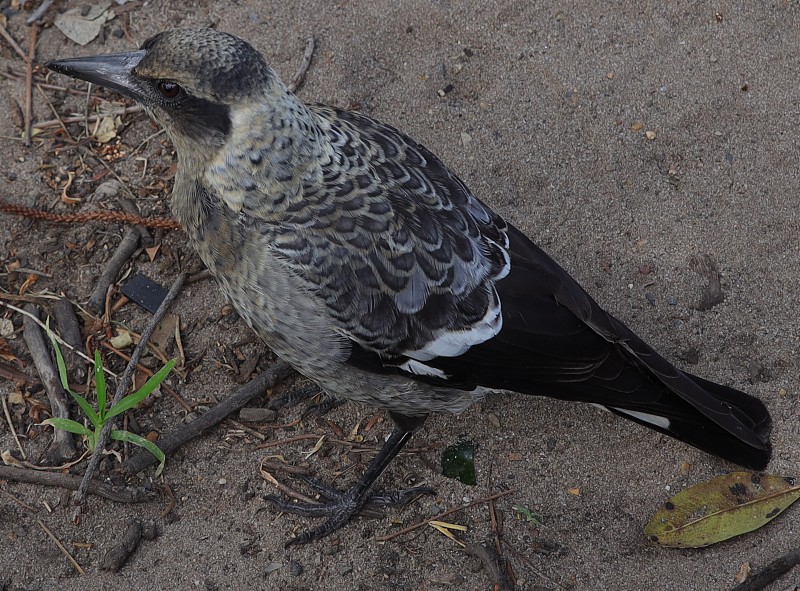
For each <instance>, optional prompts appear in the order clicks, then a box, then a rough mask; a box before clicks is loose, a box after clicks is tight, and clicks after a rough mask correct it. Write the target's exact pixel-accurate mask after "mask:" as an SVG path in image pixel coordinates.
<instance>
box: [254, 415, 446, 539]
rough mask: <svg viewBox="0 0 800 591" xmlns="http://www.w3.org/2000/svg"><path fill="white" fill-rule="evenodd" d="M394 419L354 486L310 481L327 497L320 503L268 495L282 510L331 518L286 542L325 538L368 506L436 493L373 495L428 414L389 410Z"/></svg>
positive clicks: (413, 491) (418, 490)
mask: <svg viewBox="0 0 800 591" xmlns="http://www.w3.org/2000/svg"><path fill="white" fill-rule="evenodd" d="M390 415H391V417H392V420H393V421H394V425H395V426H394V430H393V431H392V434H391V435H390V436H389V439H387V440H386V443H384V444H383V447H381V450H380V451H379V452H378V455H377V456H375V458H373V460H372V461H371V462H370V464H369V466H368V467H367V469H366V471H365V472H364V474H363V475H362V476H361V478H359V479H358V482H356V483H355V484H354V485H353V487H352V488H350V489H349V490H347V491H344V492H341V491H338V490H335V489H330V488H328V487H325V486H323V485H321V484H319V483H317V482H315V481H313V480H310V479H309V480H307V481H306V482H308V483H309V484H310V485H311V486H312V487H313V488H315V489H316V490H317V492H319V493H320V495H321V496H322V497H324V498H325V500H324V501H322V502H321V503H320V504H317V505H312V504H310V503H294V502H291V501H286V500H284V499H281V498H279V497H277V496H276V495H267V496H265V497H264V499H265V500H266V501H269V502H270V503H272V504H273V505H274V506H275V507H276V508H277V509H279V510H280V511H285V512H287V513H295V514H297V515H304V516H307V517H317V516H328V520H327V521H326V522H325V523H323V524H322V525H320V526H318V527H315V528H314V529H311V530H308V531H305V532H303V533H302V534H300V535H299V536H297V537H295V538H292V539H291V540H289V541H288V542H287V543H286V545H287V546H290V545H293V544H306V543H308V542H312V541H314V540H318V539H320V538H324V537H325V536H327V535H328V534H330V533H333V532H334V531H336V530H337V529H339V528H340V527H342V526H343V525H345V524H346V523H347V522H348V521H350V519H352V518H353V517H354V516H355V515H358V513H359V512H360V511H361V510H362V509H364V508H365V507H367V506H387V505H405V504H406V503H408V502H409V501H410V500H411V499H413V498H415V497H417V496H419V495H421V494H433V493H434V491H433V490H432V489H430V488H428V487H421V486H420V487H415V488H411V489H408V490H404V491H396V492H391V493H387V494H383V495H372V494H371V493H370V491H371V489H372V486H373V484H375V481H376V480H377V479H378V478H379V477H380V475H381V474H383V471H384V470H386V467H387V466H388V465H389V463H390V462H391V461H392V460H393V459H394V458H395V456H397V454H398V453H399V452H400V450H402V449H403V446H405V444H406V442H407V441H408V440H409V439H411V436H412V435H413V434H414V433H415V432H416V431H417V430H419V428H420V427H421V426H422V424H423V423H424V422H425V419H426V418H427V416H421V417H407V416H404V415H398V414H396V413H390Z"/></svg>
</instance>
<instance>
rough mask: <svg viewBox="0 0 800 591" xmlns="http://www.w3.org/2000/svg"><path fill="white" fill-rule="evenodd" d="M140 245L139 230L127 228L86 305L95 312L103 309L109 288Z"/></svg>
mask: <svg viewBox="0 0 800 591" xmlns="http://www.w3.org/2000/svg"><path fill="white" fill-rule="evenodd" d="M138 247H139V230H137V229H136V228H135V227H129V228H128V229H127V230H125V235H124V236H123V237H122V241H121V242H120V243H119V246H117V250H115V251H114V254H113V255H112V256H111V258H110V259H109V260H108V263H106V268H105V269H103V273H102V274H101V275H100V277H98V278H97V283H96V284H95V286H94V289H93V290H92V294H91V295H90V296H89V301H88V302H87V303H86V307H87V308H88V309H89V310H90V311H91V312H93V313H95V314H98V313H100V311H101V310H102V309H103V303H104V302H105V300H106V293H107V292H108V290H109V288H110V287H111V286H112V285H113V284H114V282H115V281H116V280H117V275H119V272H120V269H122V266H123V265H124V264H125V263H127V262H128V260H129V259H130V258H131V256H132V255H133V253H134V252H136V249H137V248H138Z"/></svg>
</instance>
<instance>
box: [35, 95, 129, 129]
mask: <svg viewBox="0 0 800 591" xmlns="http://www.w3.org/2000/svg"><path fill="white" fill-rule="evenodd" d="M81 95H83V93H81ZM141 110H142V107H141V106H140V105H133V106H132V107H125V108H124V109H117V110H115V111H109V112H107V113H99V114H97V115H89V116H88V117H87V116H86V115H73V116H72V117H63V118H62V119H60V120H59V119H48V120H47V121H40V122H38V123H34V124H33V125H31V127H32V128H33V129H45V128H47V127H60V126H61V123H62V122H63V123H83V122H84V121H85V122H87V123H94V122H96V121H97V120H98V119H100V118H102V117H116V116H117V115H129V114H131V113H138V112H139V111H141Z"/></svg>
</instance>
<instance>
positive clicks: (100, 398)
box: [94, 349, 106, 422]
mask: <svg viewBox="0 0 800 591" xmlns="http://www.w3.org/2000/svg"><path fill="white" fill-rule="evenodd" d="M94 385H95V389H96V390H97V412H98V414H99V415H100V420H101V421H102V422H105V418H106V376H105V375H104V374H103V360H102V359H101V358H100V351H99V350H97V349H95V350H94Z"/></svg>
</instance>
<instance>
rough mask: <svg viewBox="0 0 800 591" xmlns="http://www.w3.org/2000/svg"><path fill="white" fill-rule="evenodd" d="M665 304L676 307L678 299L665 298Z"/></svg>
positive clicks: (673, 297)
mask: <svg viewBox="0 0 800 591" xmlns="http://www.w3.org/2000/svg"><path fill="white" fill-rule="evenodd" d="M667 303H668V304H669V305H670V306H677V305H678V298H676V297H675V296H667Z"/></svg>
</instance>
